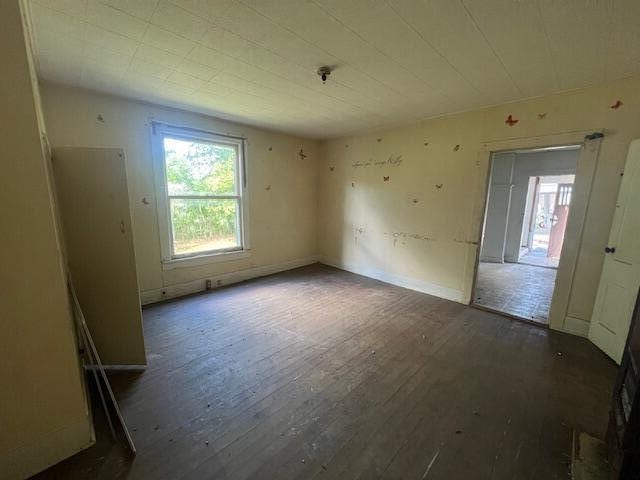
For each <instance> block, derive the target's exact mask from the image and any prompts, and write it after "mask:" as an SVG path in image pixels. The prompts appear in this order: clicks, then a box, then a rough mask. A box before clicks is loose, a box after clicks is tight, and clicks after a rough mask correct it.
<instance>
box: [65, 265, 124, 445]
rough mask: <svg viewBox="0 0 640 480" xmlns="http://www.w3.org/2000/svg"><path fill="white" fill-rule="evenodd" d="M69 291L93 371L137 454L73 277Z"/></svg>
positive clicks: (108, 417)
mask: <svg viewBox="0 0 640 480" xmlns="http://www.w3.org/2000/svg"><path fill="white" fill-rule="evenodd" d="M68 283H69V292H70V294H71V299H72V301H73V308H74V311H75V312H76V315H75V316H76V320H77V321H78V323H79V324H80V331H81V333H82V336H83V343H84V344H85V347H86V346H88V347H89V356H90V360H91V363H92V365H93V371H94V375H96V374H95V368H96V366H97V369H98V371H99V372H100V376H101V377H102V380H103V381H104V384H105V387H106V390H107V393H108V394H109V399H110V400H111V405H112V406H113V409H114V411H115V412H116V416H117V418H118V422H119V423H120V427H122V431H123V432H124V436H125V437H126V439H127V443H128V445H129V449H130V450H131V453H133V454H134V455H135V454H136V447H135V445H134V443H133V439H132V438H131V435H130V434H129V430H128V429H127V425H126V424H125V422H124V418H123V417H122V413H121V412H120V408H119V407H118V402H117V401H116V397H115V396H114V395H113V390H111V385H110V384H109V379H108V378H107V374H106V372H105V370H104V367H103V366H102V361H101V360H100V355H99V354H98V350H97V349H96V346H95V344H94V343H93V338H91V332H90V331H89V327H88V326H87V322H86V320H85V318H84V313H82V308H81V307H80V302H79V301H78V296H77V295H76V290H75V288H74V287H73V282H72V281H71V278H69V282H68ZM96 381H98V377H97V375H96ZM97 383H98V389H99V392H100V396H101V397H102V400H103V406H104V408H105V413H106V415H107V419H108V421H109V425H110V426H111V429H112V432H113V431H114V430H113V426H112V424H111V419H110V416H109V412H108V408H107V405H106V402H105V401H104V397H103V394H102V389H101V388H100V382H97Z"/></svg>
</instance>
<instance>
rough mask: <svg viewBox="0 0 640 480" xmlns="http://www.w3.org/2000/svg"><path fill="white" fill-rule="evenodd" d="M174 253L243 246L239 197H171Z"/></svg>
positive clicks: (182, 253)
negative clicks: (241, 243) (227, 198)
mask: <svg viewBox="0 0 640 480" xmlns="http://www.w3.org/2000/svg"><path fill="white" fill-rule="evenodd" d="M169 202H170V207H171V227H172V229H173V253H174V255H184V254H190V253H197V252H208V251H212V250H221V249H228V248H233V247H238V248H239V247H240V235H239V228H238V224H239V222H238V201H237V200H235V199H229V200H226V199H208V198H207V199H202V200H200V199H184V198H171V199H169Z"/></svg>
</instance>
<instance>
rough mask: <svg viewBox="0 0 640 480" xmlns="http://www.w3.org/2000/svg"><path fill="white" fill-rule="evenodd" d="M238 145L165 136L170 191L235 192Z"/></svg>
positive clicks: (206, 193) (205, 193) (195, 193)
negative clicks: (236, 146)
mask: <svg viewBox="0 0 640 480" xmlns="http://www.w3.org/2000/svg"><path fill="white" fill-rule="evenodd" d="M236 157H237V152H236V148H235V147H234V146H231V145H224V144H213V143H205V142H198V141H190V140H178V139H176V138H168V137H165V138H164V159H165V165H166V170H167V187H168V192H169V195H235V193H236V185H235V183H236V181H235V180H236V171H235V169H236Z"/></svg>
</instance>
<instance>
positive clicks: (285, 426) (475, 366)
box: [38, 265, 615, 480]
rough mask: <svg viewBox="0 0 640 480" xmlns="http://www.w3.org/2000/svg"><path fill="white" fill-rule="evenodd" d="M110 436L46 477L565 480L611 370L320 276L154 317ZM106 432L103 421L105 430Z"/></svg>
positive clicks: (542, 342) (358, 282) (589, 358)
mask: <svg viewBox="0 0 640 480" xmlns="http://www.w3.org/2000/svg"><path fill="white" fill-rule="evenodd" d="M144 327H145V338H146V342H147V350H148V360H149V366H148V369H147V371H146V372H144V373H141V374H140V373H136V374H133V373H118V374H112V375H111V378H112V380H113V385H114V389H115V391H116V395H117V397H118V399H119V401H120V405H121V407H122V410H123V413H124V416H125V418H126V421H127V422H128V424H129V427H130V429H131V430H132V434H133V437H134V440H135V442H136V445H137V447H138V450H139V453H138V455H137V457H136V458H135V459H134V460H129V459H127V458H126V456H125V455H124V453H123V449H122V448H121V447H119V446H113V445H112V444H111V443H110V442H109V439H108V436H107V434H106V432H105V431H104V429H102V430H100V428H99V429H98V430H99V431H98V433H99V436H100V438H101V440H100V441H99V442H98V444H97V445H96V446H95V447H92V448H91V449H88V450H86V451H84V452H82V453H80V454H78V455H77V456H75V457H73V458H71V459H69V460H67V461H64V462H62V463H61V464H59V465H57V466H55V467H53V468H52V469H49V470H48V471H47V472H44V473H43V474H42V475H40V476H38V478H43V479H45V478H64V479H74V478H92V479H93V478H105V479H106V478H129V479H154V480H161V479H209V478H216V479H217V478H220V479H245V478H252V479H324V478H332V479H334V478H335V479H337V478H344V479H370V478H385V479H400V478H403V479H418V480H420V479H430V480H433V479H465V480H467V479H492V480H498V479H505V480H506V479H508V480H514V479H536V480H537V479H556V478H557V479H566V478H567V472H568V462H569V454H570V449H571V435H572V431H573V429H579V430H583V431H586V432H589V433H591V434H593V435H595V436H598V437H603V435H604V429H605V425H606V420H607V408H608V404H609V398H610V392H611V388H612V385H613V381H614V376H615V366H614V365H613V363H612V362H611V361H610V360H608V359H607V358H605V356H604V355H603V354H602V353H601V352H599V351H598V350H597V349H596V348H595V347H594V346H593V345H591V344H590V343H589V342H588V341H586V340H584V339H581V338H577V337H572V336H569V335H564V334H560V333H556V332H552V331H548V330H545V329H542V328H537V327H535V326H531V325H526V324H524V323H519V322H517V321H513V320H509V319H507V318H504V317H501V316H499V315H494V314H491V313H488V312H484V311H480V310H476V309H473V308H470V307H466V306H464V305H460V304H457V303H453V302H449V301H446V300H442V299H438V298H435V297H431V296H429V295H424V294H421V293H417V292H413V291H410V290H405V289H402V288H399V287H395V286H391V285H387V284H384V283H381V282H378V281H375V280H371V279H368V278H365V277H361V276H357V275H353V274H350V273H347V272H343V271H340V270H336V269H333V268H329V267H325V266H321V265H314V266H311V267H305V268H302V269H297V270H293V271H290V272H286V273H282V274H277V275H273V276H271V277H266V278H263V279H258V280H254V281H250V282H247V283H244V284H240V285H236V286H231V287H228V288H224V289H221V290H217V291H214V292H211V293H208V294H203V295H199V296H194V297H191V298H187V299H182V300H179V301H175V302H171V303H165V304H161V305H156V306H153V307H150V308H147V309H145V311H144ZM98 423H100V422H98Z"/></svg>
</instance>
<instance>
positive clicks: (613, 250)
mask: <svg viewBox="0 0 640 480" xmlns="http://www.w3.org/2000/svg"><path fill="white" fill-rule="evenodd" d="M604 251H605V252H606V253H615V252H616V247H604Z"/></svg>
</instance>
